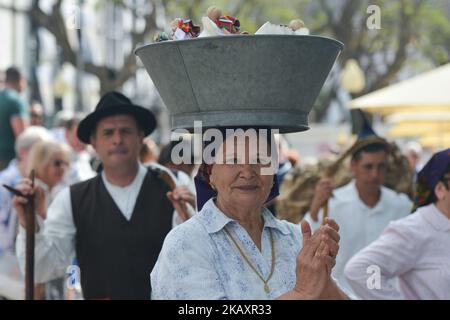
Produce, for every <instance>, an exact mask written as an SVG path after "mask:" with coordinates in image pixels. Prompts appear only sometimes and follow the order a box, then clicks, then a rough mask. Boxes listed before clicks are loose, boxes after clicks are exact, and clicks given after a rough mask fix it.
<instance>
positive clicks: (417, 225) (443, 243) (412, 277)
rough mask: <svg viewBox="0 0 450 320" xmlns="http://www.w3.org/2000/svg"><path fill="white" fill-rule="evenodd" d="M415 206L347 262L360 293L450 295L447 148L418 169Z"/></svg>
mask: <svg viewBox="0 0 450 320" xmlns="http://www.w3.org/2000/svg"><path fill="white" fill-rule="evenodd" d="M415 207H417V208H418V209H417V210H416V211H415V212H414V213H413V214H411V215H410V216H408V217H405V218H403V219H400V220H397V221H394V222H391V223H390V224H389V226H388V227H387V228H386V229H385V230H384V232H383V233H382V235H381V236H380V237H379V238H378V239H377V240H376V241H375V242H373V243H372V244H371V245H369V246H368V247H367V248H365V249H364V250H362V251H361V252H359V253H358V254H357V255H355V256H354V257H353V258H352V259H351V260H350V261H349V262H348V264H347V266H346V267H345V276H346V278H347V280H348V283H349V284H350V286H351V287H352V288H353V290H354V292H355V293H356V294H357V295H359V296H360V297H362V298H364V299H426V300H428V299H446V300H448V299H450V148H449V149H446V150H443V151H441V152H438V153H436V154H435V155H434V156H433V157H432V158H431V159H430V161H429V162H428V163H427V164H426V165H425V166H424V168H423V169H422V170H421V171H420V172H419V174H418V183H417V194H416V197H415ZM396 280H397V281H396Z"/></svg>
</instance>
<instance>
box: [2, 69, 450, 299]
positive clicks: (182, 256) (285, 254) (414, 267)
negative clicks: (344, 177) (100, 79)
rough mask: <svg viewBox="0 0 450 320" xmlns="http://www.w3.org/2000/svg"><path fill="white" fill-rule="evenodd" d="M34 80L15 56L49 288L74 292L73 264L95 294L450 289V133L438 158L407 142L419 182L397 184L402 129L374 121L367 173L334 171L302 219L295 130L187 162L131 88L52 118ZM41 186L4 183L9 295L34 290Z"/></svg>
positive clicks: (353, 167)
mask: <svg viewBox="0 0 450 320" xmlns="http://www.w3.org/2000/svg"><path fill="white" fill-rule="evenodd" d="M23 88H24V77H23V76H22V75H21V73H20V71H19V70H18V69H16V68H10V69H8V70H7V71H6V78H5V83H4V88H1V89H0V185H8V186H12V187H14V188H16V189H17V190H19V191H20V192H21V193H22V194H23V195H33V197H34V201H35V211H36V212H35V213H36V216H37V228H36V235H35V237H36V241H35V274H34V275H35V282H36V285H35V297H36V298H37V299H69V298H73V297H74V295H73V292H71V291H70V289H71V288H68V286H67V285H66V280H67V268H68V267H69V266H73V265H77V266H78V267H79V270H80V275H79V276H80V288H81V289H80V292H78V295H75V296H77V297H79V298H81V297H82V298H84V299H150V298H152V299H348V298H362V299H449V298H450V289H449V288H450V258H449V257H450V251H449V250H450V249H449V248H450V245H449V244H450V186H449V181H450V149H445V150H442V151H440V152H437V153H436V154H435V155H434V156H433V157H432V158H431V159H430V160H429V161H428V162H427V163H426V165H425V166H424V167H423V168H419V166H418V162H417V159H418V157H420V152H421V150H420V148H419V147H417V146H416V145H409V146H408V148H407V149H405V150H406V151H405V161H406V158H408V159H409V161H410V164H411V172H412V173H413V174H411V177H412V178H411V181H410V183H411V185H412V184H415V185H416V187H415V195H414V197H412V198H411V197H408V195H406V194H402V193H398V192H396V191H394V190H392V189H389V188H387V187H385V186H384V184H385V180H386V173H387V171H388V166H389V161H388V158H389V156H390V152H391V150H390V148H391V145H390V143H389V142H388V141H387V140H385V139H384V138H381V137H379V136H378V135H377V134H376V133H375V132H373V130H371V128H370V127H369V128H368V127H366V128H364V130H363V131H362V133H361V134H360V136H359V138H358V140H357V141H356V143H355V144H354V145H353V146H352V147H351V148H350V149H349V150H347V153H348V154H349V155H350V158H351V159H350V168H349V170H350V171H351V173H352V176H353V179H352V180H351V181H350V182H349V183H348V184H346V185H344V186H342V187H339V188H334V187H333V185H332V183H331V180H330V177H327V176H324V177H323V178H322V179H320V180H319V181H318V183H317V184H316V186H315V192H314V196H313V198H312V199H311V205H310V208H309V210H308V213H307V214H306V215H305V218H304V219H303V220H302V221H301V223H300V224H295V223H291V222H288V221H283V220H280V219H278V218H277V212H276V211H275V208H276V206H275V205H274V203H275V202H276V199H277V196H278V194H279V185H280V184H282V183H283V178H284V177H285V175H286V173H287V172H289V171H290V170H292V168H293V167H295V166H299V165H300V164H301V163H300V160H299V157H298V156H297V155H295V153H292V152H288V151H287V149H288V146H287V144H286V142H285V141H284V140H283V138H282V136H279V137H277V140H276V141H275V142H273V141H272V139H271V137H270V136H268V137H260V136H259V137H257V139H258V140H257V141H248V140H246V139H243V140H236V139H234V136H229V135H227V134H225V133H224V135H225V141H224V142H223V143H222V144H220V146H219V147H218V149H217V152H216V153H215V154H214V158H213V161H212V163H202V164H201V165H200V166H196V165H195V164H193V162H191V163H183V164H176V163H174V161H173V159H172V157H171V155H172V150H173V148H174V147H175V145H176V143H170V144H168V145H166V146H162V147H160V146H158V144H156V143H155V141H153V140H152V139H151V138H150V137H149V135H150V134H151V133H152V132H153V131H154V129H155V128H156V127H157V123H156V119H155V117H154V115H153V114H152V113H151V112H150V111H149V110H147V109H145V108H143V107H141V106H137V105H135V104H134V103H133V102H132V101H131V100H130V99H129V98H127V97H126V96H124V95H123V94H121V93H118V92H108V93H106V94H105V95H103V96H102V97H101V99H100V101H99V102H98V104H97V106H96V107H95V110H94V111H93V112H91V113H90V114H70V115H69V116H67V115H66V116H64V117H60V119H58V123H57V124H55V125H54V126H53V127H52V128H51V129H47V128H46V127H44V117H45V114H44V112H43V110H44V109H43V107H42V105H41V104H39V103H37V102H31V103H30V104H29V106H28V107H27V104H26V103H25V102H24V101H23V100H22V98H21V97H20V93H21V92H22V91H23ZM228 140H231V143H230V144H227V143H225V142H226V141H228ZM250 140H251V139H250ZM239 141H240V142H239ZM273 143H277V144H278V145H279V146H280V147H279V148H278V149H276V152H273V151H271V150H274V149H273V148H272V144H273ZM230 145H231V146H232V148H231V149H230V148H229V146H230ZM251 145H254V146H256V145H257V146H258V147H257V148H256V149H255V148H251V147H250V146H251ZM263 149H264V150H263ZM237 150H243V151H244V152H243V153H240V154H239V156H240V155H243V158H242V159H238V158H237V157H238V154H237ZM262 151H265V152H264V153H265V154H266V153H268V154H269V156H270V157H271V158H273V157H278V155H280V161H279V170H278V172H277V173H275V174H272V175H263V174H261V169H263V168H264V167H265V166H267V164H266V163H265V162H264V161H260V160H261V159H260V157H261V152H262ZM254 158H255V159H257V161H256V162H255V163H253V162H252V163H249V159H254ZM230 159H231V162H229V161H228V160H230ZM224 160H226V161H224ZM32 170H33V171H34V173H35V181H34V183H32V181H31V180H30V172H31V171H32ZM194 177H195V178H194ZM28 201H29V198H25V197H20V196H17V195H16V196H14V195H13V194H12V193H10V192H9V191H8V190H6V189H5V188H3V187H1V188H0V297H3V298H6V299H22V298H23V294H24V281H23V278H24V270H25V261H26V259H27V257H26V251H25V242H26V232H25V230H26V228H27V220H26V214H25V206H26V205H27V203H28ZM374 267H375V268H374ZM370 270H374V273H371V272H370ZM369 280H370V281H372V280H373V281H372V282H373V283H372V282H370V281H369Z"/></svg>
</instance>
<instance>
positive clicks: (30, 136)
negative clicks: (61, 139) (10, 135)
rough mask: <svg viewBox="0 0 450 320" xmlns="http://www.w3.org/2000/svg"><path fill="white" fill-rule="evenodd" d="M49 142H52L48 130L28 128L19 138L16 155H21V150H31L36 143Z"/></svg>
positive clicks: (34, 127) (37, 127)
mask: <svg viewBox="0 0 450 320" xmlns="http://www.w3.org/2000/svg"><path fill="white" fill-rule="evenodd" d="M47 140H52V136H51V135H50V132H49V131H48V130H47V129H45V128H44V127H39V126H32V127H28V128H26V129H25V130H24V131H23V132H22V133H21V134H20V135H19V136H18V137H17V140H16V143H15V146H14V148H15V150H16V154H19V151H21V150H30V149H31V147H32V146H33V145H34V144H35V143H36V142H39V141H47Z"/></svg>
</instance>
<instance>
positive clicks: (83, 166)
mask: <svg viewBox="0 0 450 320" xmlns="http://www.w3.org/2000/svg"><path fill="white" fill-rule="evenodd" d="M84 117H85V115H84V114H82V113H75V114H74V115H73V117H72V118H70V119H68V120H67V121H65V122H64V127H65V132H64V136H65V138H66V141H67V144H68V145H69V146H70V149H71V150H70V173H69V177H68V179H69V182H70V183H71V184H72V183H76V182H79V181H85V180H87V179H90V178H92V177H94V176H96V175H97V174H96V172H95V171H94V170H93V169H92V167H91V163H90V161H91V155H90V154H89V152H88V151H87V145H86V144H85V143H83V142H81V141H80V139H78V137H77V131H78V125H79V123H80V121H81V120H83V118H84Z"/></svg>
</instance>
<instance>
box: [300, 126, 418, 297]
mask: <svg viewBox="0 0 450 320" xmlns="http://www.w3.org/2000/svg"><path fill="white" fill-rule="evenodd" d="M363 119H364V126H363V128H362V129H361V131H360V133H359V136H358V140H357V141H356V142H355V143H354V144H353V146H352V147H351V148H350V149H349V150H348V151H347V152H346V154H348V155H350V156H351V160H350V170H351V172H352V174H353V179H352V180H351V181H350V182H349V183H348V184H346V185H344V186H342V187H340V188H336V189H335V190H333V187H332V182H331V179H330V178H327V177H324V178H322V179H320V180H319V182H318V183H317V184H316V187H315V193H314V197H313V200H312V203H311V206H310V210H309V212H308V213H307V214H306V215H305V220H307V221H308V222H309V223H310V224H311V227H312V229H313V230H316V229H317V228H319V227H320V225H321V223H322V221H323V212H324V210H323V207H324V205H325V204H326V203H327V204H328V217H330V218H333V219H335V220H336V222H337V223H338V224H339V226H340V235H341V241H340V251H339V256H338V257H337V259H336V267H335V268H334V270H333V276H334V277H335V278H336V279H337V280H338V281H339V283H340V285H341V286H342V287H343V288H345V289H348V290H351V288H350V287H349V285H348V284H347V282H346V280H345V277H344V268H345V264H346V263H347V262H348V261H349V260H350V258H351V257H353V256H354V255H355V254H356V253H357V252H358V251H360V250H361V249H363V248H364V247H366V246H367V245H369V244H370V243H371V242H373V241H374V240H376V239H377V238H378V236H379V235H380V234H381V232H382V231H383V229H384V228H386V226H387V225H388V224H389V222H390V221H393V220H396V219H399V218H403V217H405V216H407V215H408V214H409V213H410V212H411V208H412V202H411V201H410V200H409V198H408V196H407V195H406V194H404V193H397V192H396V191H394V190H392V189H389V188H387V187H385V186H384V183H385V181H386V173H387V171H388V157H389V154H390V146H389V143H388V142H387V140H385V139H383V138H381V137H379V136H377V135H376V134H375V132H374V131H373V129H372V128H371V126H370V124H369V123H368V122H367V121H366V119H365V118H363Z"/></svg>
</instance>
